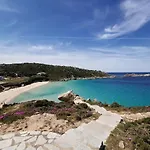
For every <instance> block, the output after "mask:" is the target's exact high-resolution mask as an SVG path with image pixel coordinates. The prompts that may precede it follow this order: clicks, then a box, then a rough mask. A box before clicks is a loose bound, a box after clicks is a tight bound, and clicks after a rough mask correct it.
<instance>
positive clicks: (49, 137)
mask: <svg viewBox="0 0 150 150" xmlns="http://www.w3.org/2000/svg"><path fill="white" fill-rule="evenodd" d="M60 136H61V135H60V134H57V133H53V132H50V133H49V134H48V135H47V138H48V139H55V138H58V137H60Z"/></svg>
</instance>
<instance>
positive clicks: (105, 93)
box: [15, 73, 150, 106]
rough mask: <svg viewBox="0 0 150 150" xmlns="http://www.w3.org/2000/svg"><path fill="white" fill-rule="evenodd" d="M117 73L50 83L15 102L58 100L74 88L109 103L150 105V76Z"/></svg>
mask: <svg viewBox="0 0 150 150" xmlns="http://www.w3.org/2000/svg"><path fill="white" fill-rule="evenodd" d="M115 75H118V78H114V79H96V80H75V81H68V82H54V83H50V84H47V85H45V86H42V87H39V88H36V89H33V90H30V91H28V92H25V93H23V94H21V95H19V96H18V97H16V99H15V102H21V101H27V100H33V99H48V100H55V101H58V100H57V97H58V95H59V94H61V93H64V92H66V91H68V90H73V91H74V92H75V93H76V94H79V95H80V96H82V97H84V98H85V99H87V98H91V99H94V98H96V99H97V100H99V101H102V102H106V103H109V104H111V103H113V102H118V103H119V104H121V105H124V106H147V105H150V77H136V78H131V77H128V78H122V75H124V73H117V74H116V73H115Z"/></svg>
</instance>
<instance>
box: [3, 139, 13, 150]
mask: <svg viewBox="0 0 150 150" xmlns="http://www.w3.org/2000/svg"><path fill="white" fill-rule="evenodd" d="M11 144H12V139H9V140H3V141H0V149H3V148H6V147H10V146H11Z"/></svg>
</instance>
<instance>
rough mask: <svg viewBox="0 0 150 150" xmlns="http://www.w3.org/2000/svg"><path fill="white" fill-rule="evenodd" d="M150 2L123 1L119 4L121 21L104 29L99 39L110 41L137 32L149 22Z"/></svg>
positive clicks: (140, 0)
mask: <svg viewBox="0 0 150 150" xmlns="http://www.w3.org/2000/svg"><path fill="white" fill-rule="evenodd" d="M149 9H150V0H124V1H122V3H121V4H120V10H121V13H122V15H123V19H122V21H121V22H120V23H118V24H115V25H112V26H110V27H107V28H105V29H104V33H99V34H98V35H97V36H98V38H99V39H112V38H116V37H120V36H122V35H125V34H128V33H130V32H134V31H137V30H138V29H140V28H141V27H142V26H144V25H145V24H146V23H147V22H149V21H150V10H149Z"/></svg>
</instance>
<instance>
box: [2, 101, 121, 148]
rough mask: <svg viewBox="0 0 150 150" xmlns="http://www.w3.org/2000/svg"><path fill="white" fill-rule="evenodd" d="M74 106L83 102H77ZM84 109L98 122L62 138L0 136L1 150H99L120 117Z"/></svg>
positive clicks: (33, 134) (37, 133)
mask: <svg viewBox="0 0 150 150" xmlns="http://www.w3.org/2000/svg"><path fill="white" fill-rule="evenodd" d="M75 103H84V102H83V101H82V100H81V99H76V100H75ZM87 105H88V106H89V107H91V108H93V109H95V111H97V112H99V113H100V114H102V115H101V116H100V117H99V119H97V120H96V121H91V122H90V123H88V124H82V125H81V126H79V127H78V128H76V129H70V130H68V131H67V132H66V133H65V134H63V135H59V134H56V133H52V132H40V131H30V132H18V133H8V134H5V135H0V150H98V149H99V147H100V144H101V142H102V141H103V142H105V141H106V139H107V138H108V136H109V135H110V133H111V131H112V130H113V129H114V128H115V127H116V126H117V125H118V123H119V122H120V120H121V117H120V116H119V115H117V114H114V113H111V112H109V111H106V110H105V109H104V108H101V107H99V106H91V105H89V104H87Z"/></svg>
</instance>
